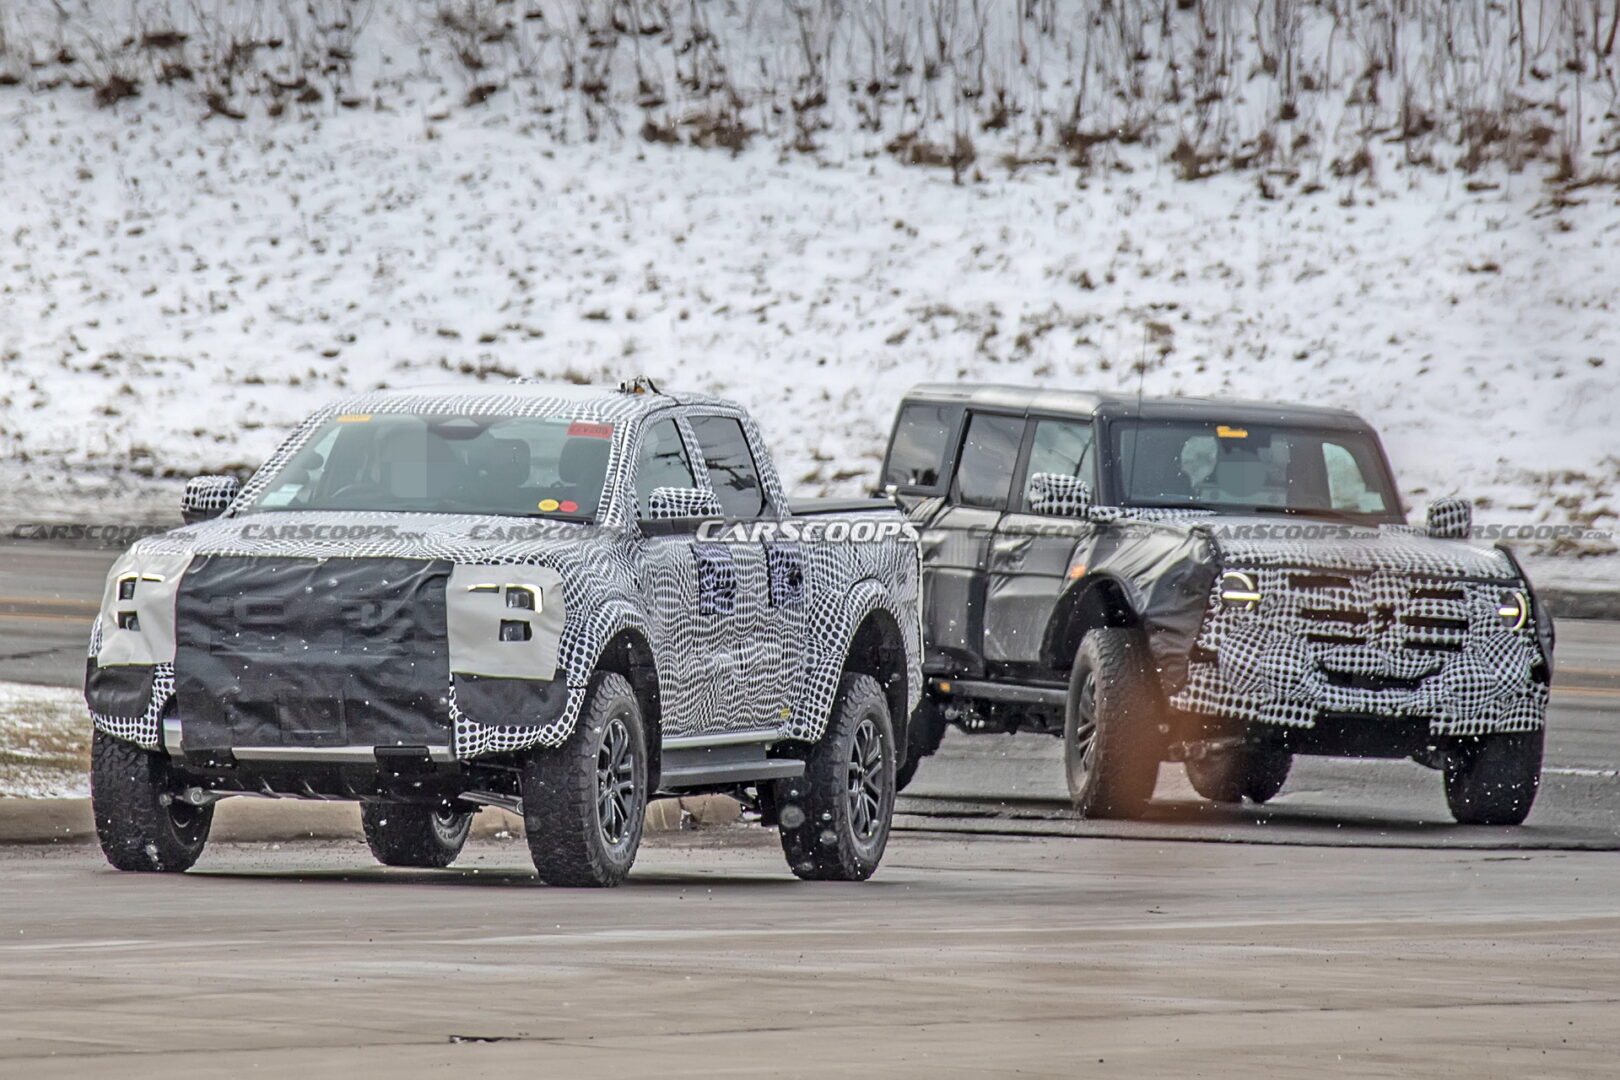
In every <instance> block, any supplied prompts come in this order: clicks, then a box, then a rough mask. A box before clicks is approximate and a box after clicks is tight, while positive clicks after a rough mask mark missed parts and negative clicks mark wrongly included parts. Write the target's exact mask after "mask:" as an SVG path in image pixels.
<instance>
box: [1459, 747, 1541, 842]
mask: <svg viewBox="0 0 1620 1080" xmlns="http://www.w3.org/2000/svg"><path fill="white" fill-rule="evenodd" d="M1545 737H1546V736H1545V733H1544V732H1541V731H1525V732H1517V733H1514V734H1511V735H1481V736H1478V737H1476V738H1470V739H1459V740H1457V742H1456V744H1455V745H1453V746H1452V748H1451V752H1450V753H1449V754H1448V755H1447V757H1446V769H1445V777H1446V803H1447V805H1448V806H1450V808H1451V816H1452V817H1454V818H1456V819H1457V821H1458V823H1459V824H1462V825H1519V824H1522V823H1523V822H1524V819H1525V818H1527V817H1529V816H1530V807H1531V806H1532V805H1534V803H1535V801H1536V791H1537V789H1538V788H1539V787H1540V786H1541V755H1542V745H1543V742H1544V740H1545Z"/></svg>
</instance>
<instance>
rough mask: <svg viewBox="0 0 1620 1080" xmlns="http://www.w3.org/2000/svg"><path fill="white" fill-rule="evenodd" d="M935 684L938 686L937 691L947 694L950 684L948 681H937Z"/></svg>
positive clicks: (949, 690)
mask: <svg viewBox="0 0 1620 1080" xmlns="http://www.w3.org/2000/svg"><path fill="white" fill-rule="evenodd" d="M936 685H937V686H938V687H939V692H940V693H942V694H948V693H950V692H951V684H950V683H948V682H942V683H937V684H936Z"/></svg>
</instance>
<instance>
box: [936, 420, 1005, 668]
mask: <svg viewBox="0 0 1620 1080" xmlns="http://www.w3.org/2000/svg"><path fill="white" fill-rule="evenodd" d="M1023 441H1024V419H1023V417H1021V416H1014V415H1010V414H1007V413H996V412H980V411H977V410H970V411H969V412H968V416H967V423H966V425H965V428H964V432H963V436H962V445H961V449H960V451H959V452H958V453H957V454H956V462H955V469H954V471H953V472H952V475H951V478H950V486H949V488H948V489H947V491H946V495H945V505H944V508H943V509H942V510H941V511H940V512H939V513H938V514H937V515H935V516H934V518H933V519H932V520H931V521H929V522H927V523H925V524H923V525H922V526H921V528H920V530H919V531H920V535H921V541H922V559H923V630H924V634H923V636H924V639H925V640H926V641H927V652H926V653H925V655H924V664H925V667H926V668H927V669H928V670H929V671H931V672H938V673H948V674H966V675H982V674H984V661H985V653H984V627H985V621H984V616H985V602H986V598H987V593H988V583H989V576H988V572H989V561H988V560H989V552H990V542H991V539H992V538H993V537H994V535H995V530H996V525H997V523H999V522H1000V520H1001V515H1002V513H1003V512H1004V511H1005V510H1006V508H1007V497H1008V491H1009V489H1010V487H1011V484H1012V477H1013V473H1014V471H1015V468H1016V465H1017V463H1018V459H1019V450H1020V448H1021V447H1022V445H1023Z"/></svg>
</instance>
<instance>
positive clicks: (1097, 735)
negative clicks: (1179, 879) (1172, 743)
mask: <svg viewBox="0 0 1620 1080" xmlns="http://www.w3.org/2000/svg"><path fill="white" fill-rule="evenodd" d="M1140 650H1141V647H1140V645H1139V644H1138V643H1137V640H1136V637H1135V635H1134V634H1133V633H1132V632H1131V631H1129V630H1125V629H1121V628H1117V627H1101V628H1099V629H1096V630H1092V631H1090V632H1088V633H1087V634H1086V636H1085V637H1084V638H1082V639H1081V641H1080V649H1079V651H1078V652H1077V653H1076V655H1075V658H1074V667H1073V669H1072V670H1071V671H1070V673H1069V698H1068V706H1067V708H1066V710H1065V715H1064V724H1063V760H1064V766H1065V771H1066V772H1067V774H1068V780H1069V795H1070V797H1071V798H1073V799H1074V808H1075V809H1076V810H1078V811H1079V812H1080V813H1081V815H1083V816H1085V817H1098V818H1134V817H1139V816H1141V814H1142V811H1143V810H1145V809H1146V808H1147V804H1148V800H1149V799H1150V798H1152V797H1153V787H1154V785H1155V784H1156V783H1157V781H1158V777H1159V753H1158V738H1157V731H1156V729H1155V728H1154V724H1153V718H1154V710H1153V707H1152V701H1153V698H1152V695H1151V692H1150V688H1149V686H1148V682H1147V673H1146V664H1145V659H1144V658H1143V657H1142V656H1141V655H1140Z"/></svg>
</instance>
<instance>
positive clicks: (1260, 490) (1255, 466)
mask: <svg viewBox="0 0 1620 1080" xmlns="http://www.w3.org/2000/svg"><path fill="white" fill-rule="evenodd" d="M1110 431H1111V434H1112V441H1113V444H1114V445H1113V450H1114V462H1115V467H1116V468H1117V470H1118V475H1117V477H1116V478H1115V482H1116V485H1117V490H1118V491H1119V492H1120V493H1121V494H1122V495H1123V502H1124V503H1125V505H1127V506H1143V507H1171V508H1175V507H1187V508H1201V509H1208V510H1229V511H1249V512H1259V513H1267V512H1272V513H1296V514H1305V515H1317V516H1322V517H1332V518H1344V519H1349V520H1353V521H1365V522H1369V523H1370V522H1375V521H1396V520H1399V509H1398V508H1399V506H1400V501H1399V500H1398V499H1397V498H1396V496H1395V492H1394V490H1393V488H1392V486H1391V483H1390V480H1389V471H1388V469H1387V467H1386V466H1385V464H1384V459H1383V454H1382V453H1381V452H1380V451H1379V449H1378V444H1377V442H1376V441H1375V440H1374V439H1373V438H1372V436H1371V435H1370V434H1368V433H1366V432H1358V431H1340V430H1331V429H1321V428H1308V427H1292V426H1273V425H1265V426H1261V425H1256V424H1248V423H1245V424H1237V423H1230V424H1224V423H1220V422H1218V421H1214V420H1210V421H1199V420H1166V421H1148V420H1123V421H1115V422H1114V423H1113V424H1112V425H1110Z"/></svg>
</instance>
